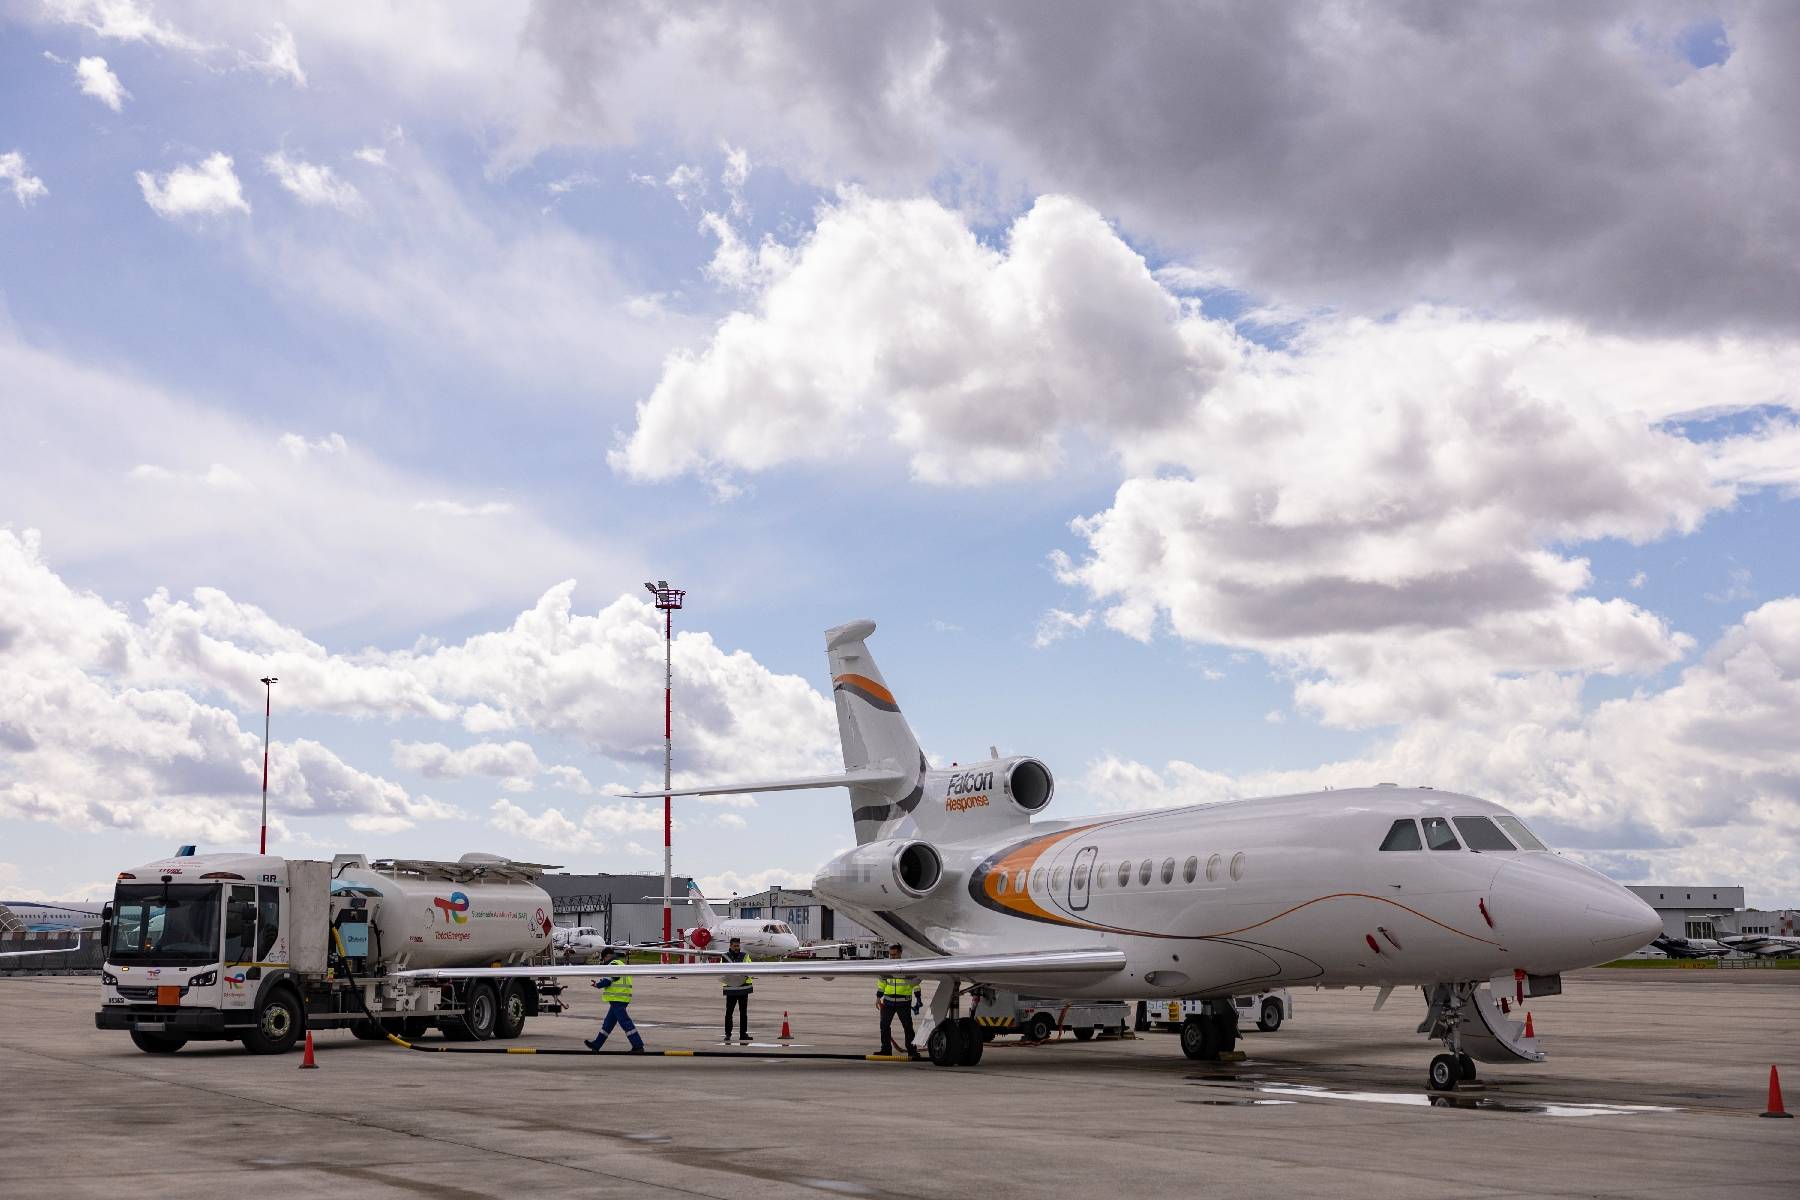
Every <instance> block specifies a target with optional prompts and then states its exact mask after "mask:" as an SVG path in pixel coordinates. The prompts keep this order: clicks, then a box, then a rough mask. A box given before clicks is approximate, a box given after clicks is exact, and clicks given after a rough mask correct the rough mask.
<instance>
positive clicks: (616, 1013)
mask: <svg viewBox="0 0 1800 1200" xmlns="http://www.w3.org/2000/svg"><path fill="white" fill-rule="evenodd" d="M606 965H607V966H609V967H623V966H624V965H625V960H624V959H623V958H614V959H613V960H612V961H611V962H609V963H607V964H606ZM594 986H595V987H597V988H599V989H600V998H601V999H602V1000H604V1001H606V1020H605V1021H603V1022H602V1023H601V1025H600V1032H599V1033H598V1034H596V1035H594V1040H593V1041H591V1042H582V1043H581V1044H582V1045H584V1046H586V1047H587V1048H588V1049H589V1050H592V1051H593V1052H594V1053H595V1054H598V1053H600V1047H602V1046H604V1045H605V1044H606V1035H607V1034H609V1033H611V1032H612V1031H613V1026H615V1025H617V1026H618V1027H619V1028H621V1029H623V1030H624V1031H625V1036H626V1037H627V1038H629V1039H631V1052H632V1053H633V1054H642V1053H643V1052H644V1039H643V1038H642V1037H640V1036H639V1035H638V1031H637V1026H636V1025H633V1024H632V1023H631V1014H630V1013H629V1012H627V1011H626V1009H627V1008H628V1007H629V1006H630V1004H631V976H629V975H626V974H623V973H620V974H617V975H603V976H601V977H600V978H599V979H596V980H594Z"/></svg>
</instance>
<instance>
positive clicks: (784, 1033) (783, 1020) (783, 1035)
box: [781, 1009, 794, 1042]
mask: <svg viewBox="0 0 1800 1200" xmlns="http://www.w3.org/2000/svg"><path fill="white" fill-rule="evenodd" d="M793 1036H794V1035H793V1034H791V1033H789V1032H788V1022H787V1010H785V1009H783V1010H782V1013H781V1040H782V1041H784V1042H785V1041H788V1040H789V1039H791V1038H792V1037H793Z"/></svg>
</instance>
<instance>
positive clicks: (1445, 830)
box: [1425, 817, 1462, 850]
mask: <svg viewBox="0 0 1800 1200" xmlns="http://www.w3.org/2000/svg"><path fill="white" fill-rule="evenodd" d="M1425 844H1426V845H1427V846H1430V847H1431V848H1432V849H1433V850H1461V849H1462V845H1461V844H1460V843H1459V842H1458V841H1457V840H1456V835H1455V834H1454V833H1451V832H1450V822H1448V821H1446V820H1445V819H1444V818H1442V817H1426V818H1425Z"/></svg>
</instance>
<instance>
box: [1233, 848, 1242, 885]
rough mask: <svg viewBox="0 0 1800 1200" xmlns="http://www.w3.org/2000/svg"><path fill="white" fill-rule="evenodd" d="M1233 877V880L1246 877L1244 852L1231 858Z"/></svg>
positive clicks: (1239, 852)
mask: <svg viewBox="0 0 1800 1200" xmlns="http://www.w3.org/2000/svg"><path fill="white" fill-rule="evenodd" d="M1231 877H1232V878H1233V879H1242V878H1243V877H1244V852H1243V851H1242V850H1239V851H1238V852H1237V853H1236V854H1234V855H1232V856H1231Z"/></svg>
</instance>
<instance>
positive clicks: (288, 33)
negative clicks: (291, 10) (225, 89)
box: [249, 23, 306, 182]
mask: <svg viewBox="0 0 1800 1200" xmlns="http://www.w3.org/2000/svg"><path fill="white" fill-rule="evenodd" d="M260 41H261V43H262V54H261V55H259V56H257V57H254V58H250V59H249V65H250V66H251V67H252V68H253V69H255V70H258V71H261V72H262V73H263V74H265V75H268V76H269V77H271V78H274V79H285V80H287V81H288V82H289V83H291V84H293V85H294V86H295V87H299V88H303V87H305V86H306V72H305V71H304V70H302V69H301V67H300V51H299V48H298V47H297V46H295V45H294V32H293V30H291V29H289V28H288V27H287V26H286V25H282V24H280V23H277V24H276V26H275V28H274V30H273V31H272V32H270V33H266V34H263V35H262V37H261V39H260ZM284 182H285V181H284Z"/></svg>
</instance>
